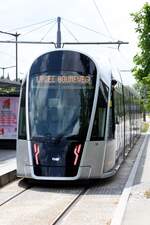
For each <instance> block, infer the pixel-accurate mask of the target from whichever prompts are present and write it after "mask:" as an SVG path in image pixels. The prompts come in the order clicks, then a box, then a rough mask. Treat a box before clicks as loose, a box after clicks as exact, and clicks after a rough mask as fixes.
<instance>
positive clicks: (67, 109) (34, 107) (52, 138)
mask: <svg viewBox="0 0 150 225" xmlns="http://www.w3.org/2000/svg"><path fill="white" fill-rule="evenodd" d="M95 83H96V67H95V64H94V63H93V61H92V60H91V59H90V58H88V57H87V56H85V55H83V54H80V53H78V52H73V51H55V52H51V53H47V54H45V55H43V56H40V57H39V58H38V59H37V60H36V61H35V62H34V63H33V65H32V67H31V70H30V75H29V127H30V139H31V143H32V152H33V160H34V165H35V174H36V175H38V176H75V175H76V174H77V171H78V166H79V161H80V158H81V153H82V149H83V143H84V141H85V139H86V135H87V131H88V126H89V121H90V116H91V111H92V105H93V99H94V92H95ZM37 157H38V159H37ZM76 160H77V162H76Z"/></svg>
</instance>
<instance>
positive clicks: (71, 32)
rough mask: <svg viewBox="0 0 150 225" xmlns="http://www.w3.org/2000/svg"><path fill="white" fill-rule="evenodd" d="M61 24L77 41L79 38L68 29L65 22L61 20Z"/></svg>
mask: <svg viewBox="0 0 150 225" xmlns="http://www.w3.org/2000/svg"><path fill="white" fill-rule="evenodd" d="M62 25H63V26H64V27H65V29H66V30H67V31H68V33H69V34H70V35H71V36H72V37H73V38H74V39H75V41H77V42H79V40H78V39H77V38H76V36H75V35H74V34H73V33H72V32H71V31H70V29H69V28H68V27H66V26H65V24H64V23H63V22H62Z"/></svg>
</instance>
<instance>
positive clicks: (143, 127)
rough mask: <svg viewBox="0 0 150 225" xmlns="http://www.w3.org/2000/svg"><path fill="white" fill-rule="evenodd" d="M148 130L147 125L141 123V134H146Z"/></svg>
mask: <svg viewBox="0 0 150 225" xmlns="http://www.w3.org/2000/svg"><path fill="white" fill-rule="evenodd" d="M148 128H149V123H147V122H143V124H142V129H141V132H143V133H146V132H147V131H148Z"/></svg>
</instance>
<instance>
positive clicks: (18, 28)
mask: <svg viewBox="0 0 150 225" xmlns="http://www.w3.org/2000/svg"><path fill="white" fill-rule="evenodd" d="M48 21H49V22H50V21H51V22H54V21H56V19H49V20H43V21H41V22H38V23H33V24H30V25H26V26H23V27H17V28H14V29H13V30H10V31H9V32H11V31H14V30H15V31H16V30H21V29H25V28H28V27H32V26H35V25H39V24H42V23H46V22H48Z"/></svg>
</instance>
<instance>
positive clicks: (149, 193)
mask: <svg viewBox="0 0 150 225" xmlns="http://www.w3.org/2000/svg"><path fill="white" fill-rule="evenodd" d="M144 197H145V198H150V190H148V191H145V192H144Z"/></svg>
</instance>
